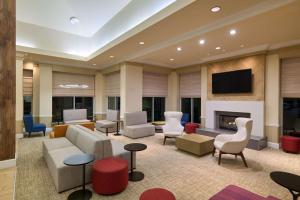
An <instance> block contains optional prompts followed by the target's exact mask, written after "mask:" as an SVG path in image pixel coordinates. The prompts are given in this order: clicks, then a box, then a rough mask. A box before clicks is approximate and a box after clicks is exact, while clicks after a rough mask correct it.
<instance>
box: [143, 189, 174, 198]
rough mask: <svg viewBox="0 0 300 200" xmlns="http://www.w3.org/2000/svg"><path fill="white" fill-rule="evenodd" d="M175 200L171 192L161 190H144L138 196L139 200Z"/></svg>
mask: <svg viewBox="0 0 300 200" xmlns="http://www.w3.org/2000/svg"><path fill="white" fill-rule="evenodd" d="M154 199H155V200H176V198H175V196H174V194H172V192H170V191H168V190H166V189H163V188H152V189H149V190H146V191H145V192H143V193H142V195H141V196H140V200H154Z"/></svg>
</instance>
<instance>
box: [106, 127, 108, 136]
mask: <svg viewBox="0 0 300 200" xmlns="http://www.w3.org/2000/svg"><path fill="white" fill-rule="evenodd" d="M106 136H108V128H106Z"/></svg>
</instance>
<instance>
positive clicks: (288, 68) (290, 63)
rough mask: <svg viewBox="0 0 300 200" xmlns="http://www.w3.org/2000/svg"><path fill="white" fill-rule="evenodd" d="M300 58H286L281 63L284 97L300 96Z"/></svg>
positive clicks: (282, 93) (282, 92)
mask: <svg viewBox="0 0 300 200" xmlns="http://www.w3.org/2000/svg"><path fill="white" fill-rule="evenodd" d="M299 77H300V58H293V59H284V60H282V65H281V95H282V97H300V90H299V88H300V78H299Z"/></svg>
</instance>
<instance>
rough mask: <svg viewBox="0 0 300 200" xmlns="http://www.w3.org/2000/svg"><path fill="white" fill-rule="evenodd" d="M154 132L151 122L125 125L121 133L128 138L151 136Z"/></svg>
mask: <svg viewBox="0 0 300 200" xmlns="http://www.w3.org/2000/svg"><path fill="white" fill-rule="evenodd" d="M154 134H155V126H153V125H152V124H140V125H134V126H126V127H125V131H124V133H123V135H124V136H127V137H130V138H140V137H146V136H152V135H154Z"/></svg>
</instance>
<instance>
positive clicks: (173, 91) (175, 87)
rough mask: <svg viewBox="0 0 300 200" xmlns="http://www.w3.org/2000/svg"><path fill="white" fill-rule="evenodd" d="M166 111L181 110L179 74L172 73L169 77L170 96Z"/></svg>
mask: <svg viewBox="0 0 300 200" xmlns="http://www.w3.org/2000/svg"><path fill="white" fill-rule="evenodd" d="M166 110H167V111H178V110H179V76H178V73H177V72H171V73H170V74H169V76H168V96H167V105H166Z"/></svg>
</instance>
